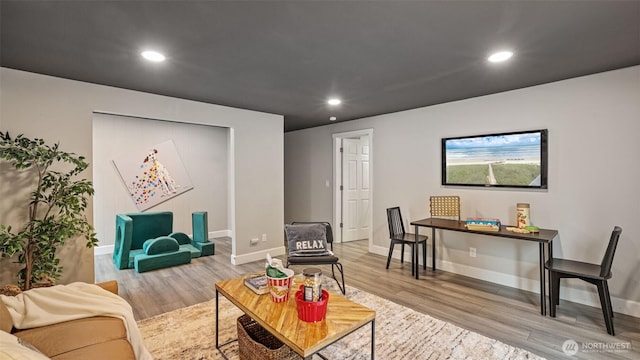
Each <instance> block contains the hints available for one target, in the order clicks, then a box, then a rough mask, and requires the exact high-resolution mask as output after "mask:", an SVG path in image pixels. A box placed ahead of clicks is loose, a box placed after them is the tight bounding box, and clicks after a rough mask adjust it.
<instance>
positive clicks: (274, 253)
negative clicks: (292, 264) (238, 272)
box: [231, 246, 285, 265]
mask: <svg viewBox="0 0 640 360" xmlns="http://www.w3.org/2000/svg"><path fill="white" fill-rule="evenodd" d="M267 254H271V257H274V258H275V257H278V256H281V255H284V254H285V248H284V246H278V247H275V248H271V249H265V250H259V251H255V252H252V253H248V254H242V255H240V256H234V255H231V263H232V264H233V265H242V264H246V263H250V262H253V261H258V260H264V261H265V262H266V259H267ZM281 260H283V262H285V261H284V259H281Z"/></svg>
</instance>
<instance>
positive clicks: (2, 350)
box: [0, 331, 49, 360]
mask: <svg viewBox="0 0 640 360" xmlns="http://www.w3.org/2000/svg"><path fill="white" fill-rule="evenodd" d="M0 359H3V360H5V359H6V360H47V359H49V358H48V357H46V356H45V355H43V354H42V353H41V352H39V351H38V350H37V348H34V347H33V346H31V345H30V344H28V343H26V342H25V341H24V340H22V339H20V338H18V337H16V336H14V335H11V334H9V333H8V332H4V331H0Z"/></svg>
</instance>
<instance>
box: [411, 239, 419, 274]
mask: <svg viewBox="0 0 640 360" xmlns="http://www.w3.org/2000/svg"><path fill="white" fill-rule="evenodd" d="M416 246H418V244H417V243H414V244H411V276H414V275H415V274H416V271H418V264H414V261H415V260H416Z"/></svg>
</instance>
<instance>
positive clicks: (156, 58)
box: [142, 50, 165, 62]
mask: <svg viewBox="0 0 640 360" xmlns="http://www.w3.org/2000/svg"><path fill="white" fill-rule="evenodd" d="M142 57H143V58H145V59H147V60H149V61H153V62H161V61H164V60H165V56H164V55H162V54H161V53H159V52H157V51H153V50H147V51H143V52H142Z"/></svg>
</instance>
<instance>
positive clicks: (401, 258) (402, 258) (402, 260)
mask: <svg viewBox="0 0 640 360" xmlns="http://www.w3.org/2000/svg"><path fill="white" fill-rule="evenodd" d="M400 263H401V264H404V243H402V252H401V253H400Z"/></svg>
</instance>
